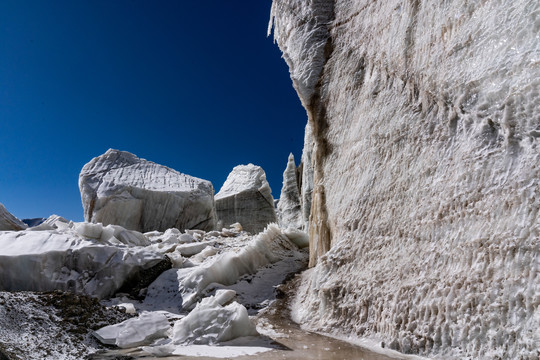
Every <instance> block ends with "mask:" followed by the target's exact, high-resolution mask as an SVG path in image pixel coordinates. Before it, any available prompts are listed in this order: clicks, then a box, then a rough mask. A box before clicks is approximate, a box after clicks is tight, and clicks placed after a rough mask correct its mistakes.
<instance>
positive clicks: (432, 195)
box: [271, 0, 540, 358]
mask: <svg viewBox="0 0 540 360" xmlns="http://www.w3.org/2000/svg"><path fill="white" fill-rule="evenodd" d="M272 24H273V26H274V36H275V39H276V41H277V43H278V45H279V46H280V48H281V50H282V51H283V56H284V58H285V60H286V62H287V64H288V65H289V68H290V72H291V78H292V80H293V85H294V86H295V88H296V89H297V92H298V94H299V97H300V99H301V101H302V103H303V105H304V106H305V108H306V110H307V113H308V118H309V127H310V128H311V132H312V134H311V136H310V137H309V139H310V140H309V141H310V143H309V144H308V143H306V147H309V149H310V154H311V161H312V165H313V195H312V206H311V215H310V241H311V243H310V247H311V258H310V263H311V265H312V266H314V268H313V269H312V270H310V271H309V272H308V273H307V274H306V275H305V276H304V283H303V286H302V291H301V292H300V294H299V295H298V298H297V303H298V304H297V305H298V306H297V311H296V313H295V314H296V317H297V319H298V320H300V321H302V322H303V323H304V324H305V325H306V326H308V327H310V328H313V329H319V330H323V331H334V332H341V333H348V334H352V335H357V336H372V337H375V338H377V339H379V340H382V341H384V342H385V344H387V345H388V346H390V347H392V348H395V349H398V350H401V351H403V352H414V353H420V354H427V355H436V354H439V355H443V356H457V357H460V356H473V357H492V356H500V357H503V358H519V357H524V358H526V357H534V356H539V355H540V354H539V353H538V345H537V344H539V343H540V334H539V330H538V323H539V320H540V310H539V306H540V276H539V275H538V273H539V270H540V259H539V254H540V249H539V247H540V245H539V238H540V226H539V225H540V221H539V220H538V211H539V209H540V187H539V184H538V179H539V175H540V173H539V168H538V166H537V164H538V161H539V158H540V156H539V155H540V154H539V150H538V147H537V146H538V142H539V138H540V95H539V94H540V77H539V74H540V35H539V34H540V3H539V2H538V1H536V0H521V1H495V0H483V1H480V0H479V1H471V0H456V1H451V2H448V1H443V2H435V1H422V0H408V1H398V0H388V1H368V0H357V1H351V0H334V1H322V0H319V1H317V0H307V1H300V0H274V2H273V5H272V21H271V25H272ZM300 304H301V305H300Z"/></svg>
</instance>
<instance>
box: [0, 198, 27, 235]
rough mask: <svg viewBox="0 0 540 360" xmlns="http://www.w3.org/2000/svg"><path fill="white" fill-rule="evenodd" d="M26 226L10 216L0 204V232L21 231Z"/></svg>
mask: <svg viewBox="0 0 540 360" xmlns="http://www.w3.org/2000/svg"><path fill="white" fill-rule="evenodd" d="M27 227H28V226H27V225H26V224H25V223H23V222H22V221H21V220H19V219H18V218H17V217H15V216H14V215H13V214H11V213H10V212H9V211H7V209H6V208H5V206H4V205H2V204H1V203H0V231H2V230H14V231H18V230H23V229H26V228H27Z"/></svg>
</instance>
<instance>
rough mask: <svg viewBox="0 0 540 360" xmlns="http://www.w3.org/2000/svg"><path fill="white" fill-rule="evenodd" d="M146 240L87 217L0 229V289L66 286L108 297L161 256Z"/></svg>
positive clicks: (43, 289) (60, 288) (53, 288)
mask: <svg viewBox="0 0 540 360" xmlns="http://www.w3.org/2000/svg"><path fill="white" fill-rule="evenodd" d="M58 223H62V222H57V224H58ZM63 224H65V223H63ZM42 225H43V224H42ZM149 244H150V242H149V241H148V240H147V239H146V238H145V237H144V235H142V234H140V233H137V232H134V231H129V230H126V229H124V228H122V227H120V226H114V225H109V226H106V227H103V226H102V225H101V224H90V223H71V224H65V228H62V229H60V228H57V229H54V230H41V231H36V230H31V229H29V230H24V231H19V232H3V233H0V290H8V291H51V290H66V291H71V292H75V293H84V294H88V295H91V296H95V297H98V298H104V297H108V296H111V295H112V294H114V293H115V292H116V291H117V290H118V289H120V288H121V287H122V286H123V285H124V283H125V282H126V281H127V280H129V279H130V278H133V277H135V276H136V275H137V274H138V273H139V272H140V271H142V270H144V269H149V268H151V267H152V266H154V265H156V264H158V263H159V262H161V261H162V260H163V255H162V254H161V253H160V252H156V251H153V249H148V248H146V246H148V245H149Z"/></svg>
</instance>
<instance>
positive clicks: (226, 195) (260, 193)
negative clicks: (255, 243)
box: [216, 164, 277, 234]
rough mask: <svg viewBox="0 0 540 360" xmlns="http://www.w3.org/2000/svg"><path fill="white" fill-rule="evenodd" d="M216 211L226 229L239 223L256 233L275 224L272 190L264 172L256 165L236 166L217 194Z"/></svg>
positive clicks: (245, 228)
mask: <svg viewBox="0 0 540 360" xmlns="http://www.w3.org/2000/svg"><path fill="white" fill-rule="evenodd" d="M216 211H217V216H218V218H219V220H221V221H223V223H224V225H225V226H229V225H230V224H233V223H236V222H239V223H240V224H242V227H243V228H244V230H245V231H248V232H250V233H253V234H256V233H258V232H261V231H262V230H263V229H264V228H265V226H266V225H268V224H270V223H273V222H276V221H277V217H276V211H275V208H274V199H273V197H272V190H271V189H270V185H269V184H268V181H267V180H266V174H265V172H264V170H263V169H262V168H261V167H260V166H256V165H253V164H249V165H238V166H236V167H235V168H234V169H233V170H232V171H231V173H230V174H229V176H228V177H227V180H225V183H224V184H223V186H222V187H221V190H219V192H218V193H217V194H216Z"/></svg>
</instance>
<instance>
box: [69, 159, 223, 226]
mask: <svg viewBox="0 0 540 360" xmlns="http://www.w3.org/2000/svg"><path fill="white" fill-rule="evenodd" d="M79 189H80V191H81V199H82V203H83V208H84V214H85V220H86V221H88V222H94V223H98V222H100V223H103V224H105V225H108V224H115V225H121V226H123V227H125V228H127V229H130V230H137V231H142V232H146V231H153V230H161V231H165V230H166V229H168V228H173V227H176V228H178V229H180V230H184V229H189V228H195V227H197V228H201V229H205V230H212V229H213V228H214V225H215V209H214V198H213V197H214V188H213V186H212V184H211V183H210V182H209V181H206V180H202V179H198V178H195V177H192V176H189V175H185V174H182V173H179V172H178V171H176V170H173V169H170V168H168V167H165V166H162V165H158V164H155V163H153V162H151V161H147V160H145V159H140V158H138V157H137V156H135V155H133V154H131V153H128V152H125V151H118V150H113V149H109V150H108V151H107V152H106V153H105V154H103V155H101V156H98V157H96V158H94V159H92V160H91V161H90V162H89V163H88V164H86V165H85V166H84V167H83V168H82V170H81V173H80V175H79Z"/></svg>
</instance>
